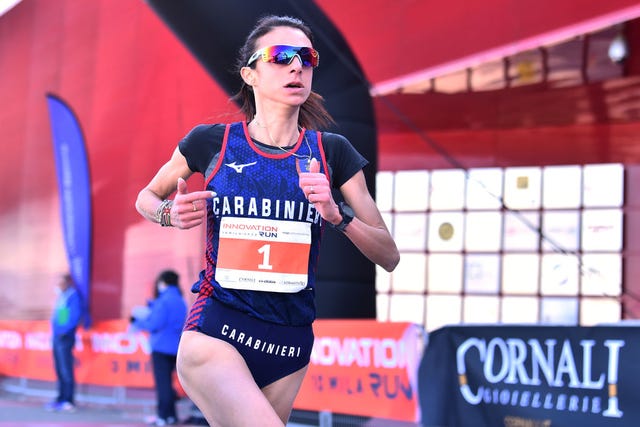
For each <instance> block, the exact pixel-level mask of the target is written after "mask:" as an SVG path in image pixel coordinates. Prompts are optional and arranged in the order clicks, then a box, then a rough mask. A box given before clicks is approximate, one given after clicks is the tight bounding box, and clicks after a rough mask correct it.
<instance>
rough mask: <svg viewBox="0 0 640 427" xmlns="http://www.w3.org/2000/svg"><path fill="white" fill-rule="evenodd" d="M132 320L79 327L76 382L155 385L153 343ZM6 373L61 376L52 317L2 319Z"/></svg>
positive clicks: (0, 363) (0, 359)
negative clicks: (54, 351)
mask: <svg viewBox="0 0 640 427" xmlns="http://www.w3.org/2000/svg"><path fill="white" fill-rule="evenodd" d="M128 326H129V322H128V321H126V320H112V321H104V322H99V323H98V324H96V325H95V328H92V329H90V330H83V329H79V330H78V332H77V334H76V346H75V348H74V357H75V373H76V381H77V382H78V383H79V384H95V385H102V386H127V387H143V388H147V387H148V388H152V387H153V377H152V369H151V356H150V355H151V348H150V346H149V340H148V336H147V334H146V333H145V332H135V333H130V332H128V331H127V329H128ZM0 376H9V377H16V376H19V377H22V378H29V379H37V380H44V381H55V380H56V376H55V372H54V367H53V354H52V352H51V328H50V325H49V322H48V321H0Z"/></svg>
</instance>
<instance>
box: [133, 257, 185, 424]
mask: <svg viewBox="0 0 640 427" xmlns="http://www.w3.org/2000/svg"><path fill="white" fill-rule="evenodd" d="M186 316H187V304H186V302H185V300H184V297H183V296H182V291H181V289H180V285H179V276H178V274H177V273H176V272H175V271H173V270H165V271H163V272H161V273H160V274H159V275H158V278H157V279H156V282H155V297H154V299H153V300H151V301H149V311H148V315H147V316H145V317H135V316H132V317H131V322H132V326H133V327H134V328H137V329H141V330H145V331H148V332H149V333H150V337H149V341H150V345H151V362H152V365H153V379H154V383H155V389H156V398H157V418H156V420H155V425H158V426H164V425H171V424H176V423H177V413H176V401H177V393H176V391H175V390H174V388H173V372H174V371H175V369H176V354H177V353H178V344H179V342H180V335H181V333H182V328H183V326H184V322H185V318H186Z"/></svg>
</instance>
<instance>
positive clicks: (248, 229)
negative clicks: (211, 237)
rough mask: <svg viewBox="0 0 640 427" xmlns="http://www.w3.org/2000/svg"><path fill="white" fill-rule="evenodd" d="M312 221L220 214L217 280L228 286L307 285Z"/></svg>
mask: <svg viewBox="0 0 640 427" xmlns="http://www.w3.org/2000/svg"><path fill="white" fill-rule="evenodd" d="M310 249H311V223H308V222H298V221H277V220H270V219H262V218H236V217H223V218H222V221H221V222H220V243H219V248H218V262H217V266H216V281H217V282H218V283H220V286H222V287H224V288H231V289H246V290H253V291H267V292H287V293H293V292H298V291H300V290H302V289H304V288H306V287H307V278H308V270H309V251H310Z"/></svg>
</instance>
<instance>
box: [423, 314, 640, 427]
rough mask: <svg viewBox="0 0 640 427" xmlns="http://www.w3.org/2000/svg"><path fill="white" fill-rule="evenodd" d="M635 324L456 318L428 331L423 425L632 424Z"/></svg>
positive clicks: (639, 353)
mask: <svg viewBox="0 0 640 427" xmlns="http://www.w3.org/2000/svg"><path fill="white" fill-rule="evenodd" d="M639 338H640V328H637V327H632V326H602V327H561V326H558V327H555V326H466V327H464V326H460V327H445V328H441V329H438V330H436V331H434V332H432V333H431V334H430V335H429V344H428V346H427V348H426V351H425V354H424V358H423V359H422V362H421V364H420V367H419V392H420V407H421V409H422V422H423V425H424V427H435V426H438V427H442V426H448V427H456V426H474V427H482V426H487V427H495V426H507V427H509V426H513V427H515V426H531V427H536V426H540V427H542V426H544V427H547V426H580V427H591V426H593V427H606V426H637V425H638V423H639V422H640V421H639V420H640V394H639V393H638V392H637V389H636V387H637V381H638V378H640V367H638V360H640V339H639Z"/></svg>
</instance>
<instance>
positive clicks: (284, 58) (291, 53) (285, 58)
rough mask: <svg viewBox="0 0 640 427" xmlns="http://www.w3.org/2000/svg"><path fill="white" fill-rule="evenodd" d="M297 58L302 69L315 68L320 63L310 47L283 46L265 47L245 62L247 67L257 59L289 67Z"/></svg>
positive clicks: (317, 54) (318, 55)
mask: <svg viewBox="0 0 640 427" xmlns="http://www.w3.org/2000/svg"><path fill="white" fill-rule="evenodd" d="M296 56H297V57H298V58H299V59H300V62H302V65H303V66H304V67H314V68H315V67H317V66H318V64H319V63H320V54H319V53H318V51H317V50H315V49H313V48H311V47H299V46H288V45H284V44H280V45H274V46H267V47H263V48H262V49H260V50H258V51H257V52H256V53H254V54H253V55H251V58H249V61H248V62H247V67H248V66H250V65H251V64H253V63H254V62H255V61H257V60H258V58H262V61H263V62H271V63H273V64H280V65H289V64H291V61H293V58H295V57H296Z"/></svg>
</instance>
